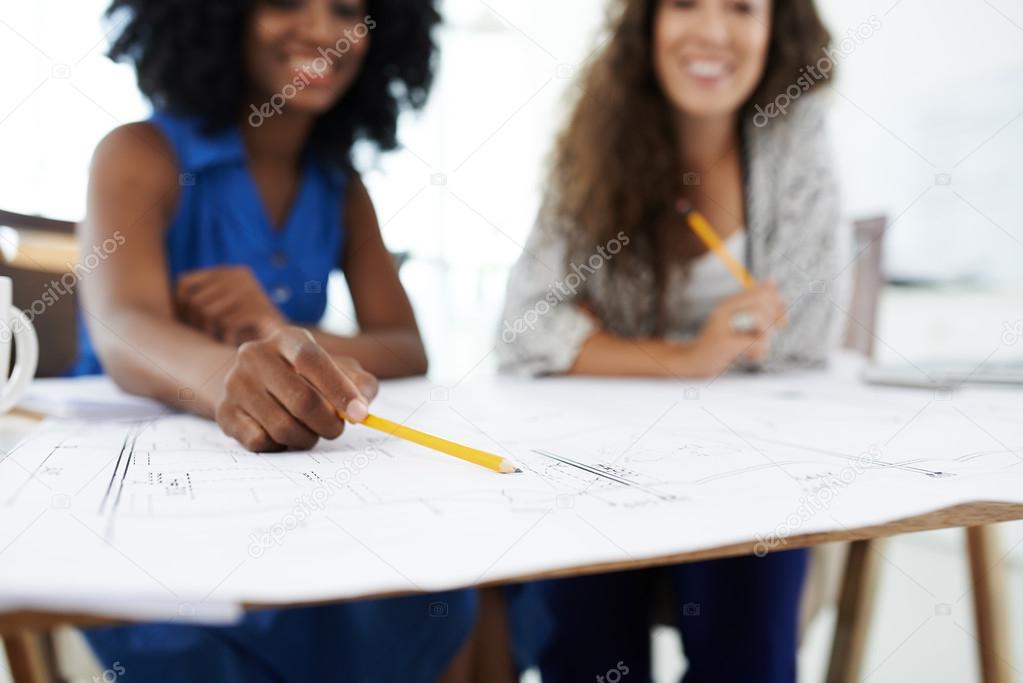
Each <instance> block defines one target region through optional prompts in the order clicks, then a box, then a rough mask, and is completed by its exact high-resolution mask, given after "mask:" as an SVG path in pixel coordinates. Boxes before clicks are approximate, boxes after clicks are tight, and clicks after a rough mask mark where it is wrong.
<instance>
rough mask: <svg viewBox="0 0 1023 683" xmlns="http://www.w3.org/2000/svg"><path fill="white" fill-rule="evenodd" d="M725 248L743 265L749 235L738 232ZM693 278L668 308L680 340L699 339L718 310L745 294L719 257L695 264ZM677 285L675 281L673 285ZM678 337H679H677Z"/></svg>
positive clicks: (685, 282)
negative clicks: (728, 299) (737, 295)
mask: <svg viewBox="0 0 1023 683" xmlns="http://www.w3.org/2000/svg"><path fill="white" fill-rule="evenodd" d="M725 248H726V249H728V252H729V253H730V254H731V255H732V256H733V257H735V259H736V260H737V261H738V262H739V263H743V262H744V261H745V260H746V231H745V230H738V231H736V232H735V233H733V234H732V235H731V237H729V238H728V239H727V240H725ZM688 271H689V275H688V277H685V278H684V279H682V278H679V279H682V282H681V283H680V285H681V286H680V287H679V289H678V290H677V292H678V293H677V294H675V293H672V294H670V295H669V299H668V305H669V306H670V308H671V311H672V318H673V319H674V320H675V321H676V324H677V326H676V328H675V329H676V330H677V331H678V332H680V333H681V335H679V336H686V337H691V336H695V335H696V333H698V332H699V331H700V328H701V327H703V322H704V321H705V320H706V319H707V316H709V315H710V314H711V312H712V311H713V310H714V308H715V307H716V306H717V305H718V304H719V303H721V302H722V301H724V300H725V299H727V298H728V297H730V296H733V295H735V294H738V293H740V292H741V291H742V285H741V284H740V283H739V281H738V280H736V279H735V276H734V275H732V271H730V270H729V269H728V266H726V265H725V264H724V263H722V261H721V259H720V258H718V256H717V254H715V253H714V252H713V251H708V252H707V253H706V254H704V255H702V256H700V257H699V258H698V259H696V260H695V261H693V262H692V263H691V264H690V265H689V268H688ZM672 284H673V285H674V280H673V282H672ZM673 336H675V335H673Z"/></svg>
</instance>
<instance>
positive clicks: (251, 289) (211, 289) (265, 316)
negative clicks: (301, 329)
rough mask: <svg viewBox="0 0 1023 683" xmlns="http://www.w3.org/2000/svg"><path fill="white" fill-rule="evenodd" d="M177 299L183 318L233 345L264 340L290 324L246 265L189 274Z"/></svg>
mask: <svg viewBox="0 0 1023 683" xmlns="http://www.w3.org/2000/svg"><path fill="white" fill-rule="evenodd" d="M175 299H176V301H175V303H176V304H177V309H178V315H179V316H180V317H181V319H182V320H183V321H185V322H186V323H187V324H189V325H191V326H192V327H195V328H197V329H200V330H202V331H203V332H205V333H206V334H208V335H209V336H211V337H213V338H215V339H218V340H220V341H222V342H224V343H225V344H229V345H231V346H239V345H241V344H244V343H245V342H248V341H253V340H257V339H264V338H266V337H268V336H270V335H271V334H273V333H274V332H275V331H277V330H279V329H280V328H282V327H284V326H285V325H287V324H288V322H287V320H285V318H284V316H283V315H281V313H280V311H278V310H277V307H276V306H274V304H273V302H271V301H270V299H269V297H267V295H266V292H264V291H263V287H262V285H260V284H259V281H258V280H256V277H255V275H253V274H252V271H251V270H249V269H248V268H247V267H245V266H221V267H216V268H206V269H203V270H196V271H192V272H191V273H185V274H184V275H182V276H181V277H180V278H179V279H178V283H177V289H176V291H175Z"/></svg>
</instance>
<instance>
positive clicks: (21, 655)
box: [4, 631, 57, 683]
mask: <svg viewBox="0 0 1023 683" xmlns="http://www.w3.org/2000/svg"><path fill="white" fill-rule="evenodd" d="M4 650H5V651H6V652H7V663H8V664H9V665H10V667H11V678H12V679H13V681H14V683H54V682H55V681H56V680H57V679H56V677H55V676H54V671H53V668H52V662H51V658H50V655H49V653H48V651H47V647H46V642H45V640H44V637H43V636H41V635H40V634H38V633H33V632H31V631H21V632H18V633H13V634H8V635H5V636H4Z"/></svg>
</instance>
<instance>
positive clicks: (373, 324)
mask: <svg viewBox="0 0 1023 683" xmlns="http://www.w3.org/2000/svg"><path fill="white" fill-rule="evenodd" d="M109 15H110V16H112V17H113V18H114V19H118V20H122V19H123V21H124V23H123V25H122V27H121V28H120V29H119V33H118V34H117V36H116V38H115V40H114V43H113V46H112V49H111V53H110V54H111V56H112V57H113V58H115V59H117V58H123V59H127V60H130V61H131V62H133V63H134V65H135V68H136V70H137V74H138V82H139V86H140V88H141V89H142V91H143V92H144V93H145V95H146V96H148V98H149V99H150V100H151V101H152V103H153V105H154V108H155V113H154V114H153V116H152V117H151V118H150V119H148V120H146V121H143V122H139V123H132V124H128V125H124V126H121V127H119V128H117V129H116V130H114V131H113V132H111V133H110V134H109V135H108V136H107V137H106V138H105V139H104V140H103V141H102V142H101V143H100V144H99V146H98V148H97V150H96V153H95V156H94V159H93V163H92V167H91V172H90V173H91V175H90V183H89V195H88V214H87V218H86V219H85V221H84V223H83V227H82V236H83V238H84V242H85V248H86V249H88V248H89V247H90V245H94V244H95V245H99V244H103V243H104V242H105V240H109V239H111V238H113V239H115V241H116V242H117V243H118V244H119V246H118V248H117V249H116V250H115V251H114V253H112V254H110V255H109V256H108V258H107V259H106V260H105V261H104V263H103V264H102V265H101V266H100V267H99V268H97V269H95V271H94V272H92V273H91V274H89V275H88V276H87V277H86V281H85V283H84V287H83V292H82V294H83V313H84V315H83V317H84V318H85V320H86V322H87V323H88V335H87V336H84V337H83V339H82V344H81V358H80V360H79V363H78V366H77V368H78V372H79V373H88V372H98V371H102V370H105V371H106V372H107V373H109V375H110V376H111V377H112V378H113V379H114V380H115V381H116V382H117V383H118V384H119V385H120V386H122V387H123V388H125V389H126V390H128V391H131V392H134V393H137V394H142V395H145V396H150V397H154V398H157V399H159V400H161V401H164V402H166V403H168V404H170V405H172V406H175V407H177V408H180V409H183V410H187V411H190V412H193V413H195V414H198V415H201V416H205V417H209V418H213V419H215V420H216V421H217V422H218V423H219V425H220V426H221V427H222V429H223V431H224V432H225V433H226V434H227V435H229V436H232V437H234V438H236V439H237V440H238V441H239V442H241V444H243V445H244V446H245V447H246V448H248V449H250V450H253V451H275V450H284V449H307V448H310V447H312V446H313V445H314V444H315V443H316V442H317V440H318V439H319V438H327V439H333V438H336V437H338V436H339V435H340V434H341V432H342V429H343V426H344V425H343V422H342V421H341V420H339V419H338V417H337V415H336V411H338V410H341V411H344V412H345V413H346V414H347V415H348V416H349V417H350V418H351V419H354V420H359V419H361V418H362V417H364V416H365V414H366V410H367V402H368V401H369V400H370V399H372V398H373V395H374V393H375V392H376V386H377V381H376V379H375V377H378V376H379V377H397V376H405V375H413V374H421V373H423V372H424V371H425V369H426V356H425V353H424V350H423V344H422V341H421V340H420V336H419V332H418V330H417V326H416V321H415V318H414V316H413V312H412V308H411V306H410V305H409V301H408V298H407V296H406V294H405V292H404V290H403V289H402V286H401V283H400V281H399V279H398V276H397V272H396V269H395V266H394V263H393V261H392V258H391V256H390V255H389V254H388V252H387V250H386V249H385V247H384V243H383V241H382V239H381V236H380V229H379V226H378V223H377V218H376V215H375V213H374V210H373V204H372V202H371V200H370V197H369V195H368V193H367V191H366V188H365V187H364V185H363V184H362V182H361V181H360V179H359V175H358V173H357V172H356V171H355V170H354V168H353V166H352V162H351V158H350V156H351V151H352V146H353V144H354V143H355V142H356V141H359V140H364V141H367V142H368V143H371V144H373V145H375V146H376V147H377V148H378V149H380V150H390V149H393V148H394V147H395V146H396V138H395V132H396V124H397V117H398V114H399V112H400V111H401V110H402V108H404V107H412V108H418V107H421V106H422V105H423V103H424V102H425V100H426V96H427V93H428V91H429V89H430V85H431V81H432V77H433V67H434V64H433V60H434V58H435V46H434V42H433V39H432V31H433V29H434V27H435V25H436V24H437V22H438V21H439V17H438V14H437V13H436V11H435V9H434V7H433V4H432V1H431V0H114V2H113V4H112V5H111V7H110V9H109ZM337 268H340V269H341V270H342V271H343V273H344V275H345V277H346V278H347V281H348V284H349V287H350V290H351V293H352V298H353V300H354V304H355V311H356V315H357V318H358V323H359V326H360V330H361V331H360V333H359V334H358V335H356V336H352V337H341V336H336V335H333V334H329V333H327V332H325V331H323V330H321V329H319V328H318V327H317V323H318V322H319V320H320V319H321V318H322V316H323V314H324V310H325V307H326V304H327V302H326V288H327V279H328V276H329V274H330V272H331V271H332V270H334V269H337ZM339 571H343V567H339ZM294 580H296V581H301V580H302V578H301V576H295V577H294ZM433 603H442V604H443V605H444V612H445V614H444V617H445V618H442V619H440V618H436V617H435V616H431V612H432V611H433V612H435V611H436V610H435V609H434V610H432V611H431V609H430V605H431V604H433ZM476 605H477V596H476V594H475V593H474V592H469V591H463V592H451V593H445V594H440V595H433V596H420V597H411V598H398V599H392V600H386V601H365V602H359V603H353V604H348V605H341V606H326V607H315V608H307V609H300V610H288V611H281V610H266V611H258V612H253V613H250V614H248V615H247V616H246V617H245V619H244V620H243V621H242V622H241V623H240V624H239V625H237V626H232V627H225V628H212V627H203V626H192V625H185V624H175V625H169V624H168V625H164V624H159V625H158V624H152V625H142V626H132V627H118V628H105V629H96V630H92V631H90V632H89V633H88V634H87V637H88V640H89V642H90V643H91V645H92V647H93V649H94V650H95V652H96V653H97V655H98V656H99V658H100V660H101V661H102V662H103V663H104V665H105V666H112V665H113V663H114V662H116V663H118V664H119V665H120V666H122V667H123V668H124V670H125V671H126V672H127V674H128V675H130V677H131V678H132V680H136V679H137V680H140V681H199V680H216V681H238V682H242V681H245V682H246V683H253V682H258V681H267V682H269V681H330V680H346V681H349V680H350V681H356V680H357V681H429V680H435V679H436V678H437V677H438V676H440V675H441V674H442V673H443V672H445V671H449V669H448V667H449V665H450V664H451V662H452V660H453V659H455V661H458V660H457V659H456V653H458V652H460V648H462V647H463V644H464V643H465V642H466V639H467V636H468V634H469V632H470V630H471V628H472V625H473V623H474V620H475V614H476Z"/></svg>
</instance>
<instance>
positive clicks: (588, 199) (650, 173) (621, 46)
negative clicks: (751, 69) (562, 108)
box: [550, 0, 833, 291]
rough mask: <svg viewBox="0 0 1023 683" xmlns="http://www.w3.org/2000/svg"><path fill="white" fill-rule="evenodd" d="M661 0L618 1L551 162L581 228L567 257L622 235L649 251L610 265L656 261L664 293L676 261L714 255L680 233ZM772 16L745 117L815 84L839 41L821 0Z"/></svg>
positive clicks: (567, 213)
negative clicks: (811, 72)
mask: <svg viewBox="0 0 1023 683" xmlns="http://www.w3.org/2000/svg"><path fill="white" fill-rule="evenodd" d="M660 1H662V0H612V2H613V4H612V6H611V13H610V15H609V22H608V37H607V38H606V41H607V42H606V45H604V47H603V48H602V49H601V50H600V51H599V52H598V53H597V54H596V56H595V57H594V58H593V60H592V62H591V63H590V64H589V65H588V67H587V68H586V69H585V71H584V72H583V74H582V76H581V79H580V81H579V82H578V84H577V85H578V90H577V92H578V96H577V100H576V102H575V103H574V106H573V108H572V110H571V115H570V116H569V118H568V122H567V125H566V126H565V127H564V129H563V131H562V133H561V134H560V136H559V139H558V142H557V144H556V146H555V149H554V152H553V156H552V159H551V168H550V182H551V184H552V186H553V187H554V188H555V193H554V194H553V195H552V196H553V197H554V198H555V205H554V206H553V207H552V208H553V210H554V211H555V212H556V214H557V216H558V218H559V220H560V221H561V222H562V223H563V224H568V225H570V226H572V229H571V231H570V234H569V248H568V250H567V251H566V256H567V258H568V259H569V260H571V259H573V258H577V257H578V255H579V254H589V253H592V252H593V250H594V249H595V248H596V246H597V245H599V244H603V243H605V242H607V241H608V240H610V239H611V238H612V237H613V236H615V235H616V234H618V232H619V231H622V232H624V233H625V234H626V235H628V236H629V237H630V238H631V239H633V240H634V241H635V243H636V244H637V245H638V246H639V248H630V249H628V250H625V251H623V252H622V253H621V254H620V255H618V256H616V257H615V259H614V261H613V262H612V263H610V264H609V266H610V268H611V269H612V270H615V271H617V270H619V269H621V270H622V271H623V272H629V271H630V270H631V268H630V266H631V267H635V266H640V267H649V266H652V267H654V272H655V276H656V281H657V283H658V289H659V291H660V290H661V289H663V283H664V278H665V271H666V269H667V267H668V265H669V263H671V262H676V263H677V262H679V261H681V262H682V263H686V262H688V261H689V260H691V259H692V258H694V257H695V256H696V255H698V254H699V253H702V252H703V251H704V248H703V247H702V245H701V244H700V243H699V242H698V240H696V238H695V237H694V236H693V235H691V234H690V233H689V231H680V230H677V229H675V230H672V229H671V228H672V227H673V226H675V227H677V224H678V223H677V221H678V220H679V219H678V215H677V213H676V212H675V207H676V204H677V199H678V198H679V196H680V195H681V192H682V190H683V176H684V170H683V169H682V168H681V162H680V159H679V155H678V152H677V150H678V146H677V145H676V144H675V136H676V133H675V130H674V127H673V124H672V105H671V103H670V102H669V101H668V100H667V98H666V96H665V94H664V92H663V91H662V89H661V86H660V84H659V83H658V80H657V76H656V73H655V70H654V62H653V60H654V56H653V52H654V46H653V28H654V26H653V25H654V18H655V14H656V11H657V8H658V3H659V2H660ZM771 12H772V19H771V36H770V42H769V46H768V54H767V61H766V66H765V69H764V74H763V76H762V78H761V81H760V83H759V85H758V86H757V88H756V89H755V91H754V93H753V95H752V96H751V97H750V99H749V101H748V102H747V103H746V104H745V105H744V107H743V111H742V112H741V113H742V116H740V117H739V118H740V120H743V119H745V118H746V117H747V116H750V115H751V114H752V112H753V111H754V107H756V106H757V105H758V104H759V105H761V106H767V104H768V103H770V102H771V101H773V100H774V99H775V98H776V97H777V96H778V95H779V94H781V93H782V92H784V91H785V90H786V88H788V87H789V86H791V85H793V84H797V83H801V82H808V81H809V79H808V78H807V76H805V75H804V71H805V70H806V67H808V66H810V65H812V64H816V63H817V62H818V60H820V59H821V57H822V56H823V54H824V53H823V50H824V48H826V47H827V46H828V44H829V42H830V36H829V34H828V31H827V29H826V28H825V27H824V25H823V23H822V22H821V19H820V17H819V15H818V13H817V9H816V7H815V5H814V2H813V0H773V2H772V10H771ZM832 73H833V72H832ZM800 78H802V79H803V81H800ZM813 85H816V82H810V83H809V86H810V87H813ZM804 89H809V88H804ZM651 261H652V262H651Z"/></svg>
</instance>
